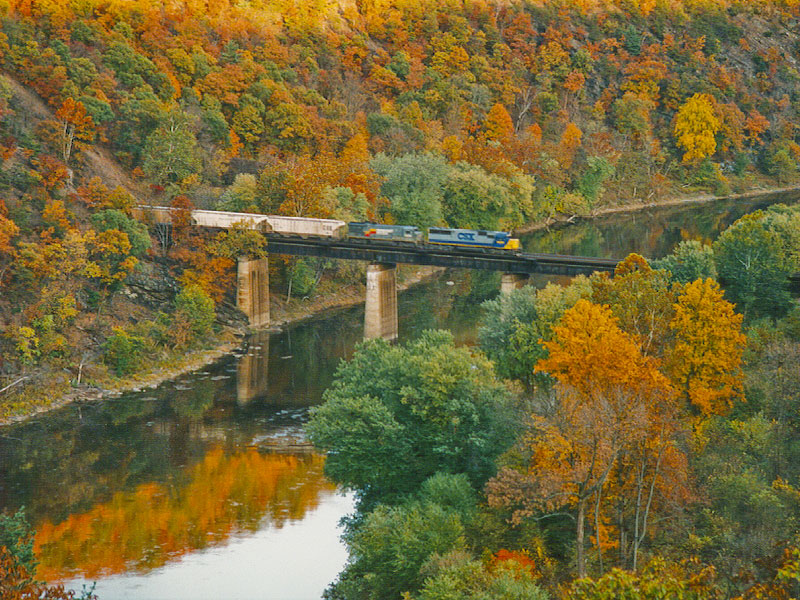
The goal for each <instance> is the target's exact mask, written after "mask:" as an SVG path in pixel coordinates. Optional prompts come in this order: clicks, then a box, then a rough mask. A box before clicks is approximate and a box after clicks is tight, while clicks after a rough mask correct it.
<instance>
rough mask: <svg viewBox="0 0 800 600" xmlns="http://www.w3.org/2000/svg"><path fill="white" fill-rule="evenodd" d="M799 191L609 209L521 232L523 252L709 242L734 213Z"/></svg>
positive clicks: (591, 252)
mask: <svg viewBox="0 0 800 600" xmlns="http://www.w3.org/2000/svg"><path fill="white" fill-rule="evenodd" d="M798 200H800V192H792V193H783V194H773V195H768V196H762V197H759V198H756V199H742V200H722V201H714V202H708V203H704V204H687V205H683V206H675V207H666V208H652V209H647V210H643V211H639V212H633V213H620V214H616V215H609V216H607V217H603V218H602V219H597V220H594V221H586V222H581V223H578V224H576V225H570V226H563V225H560V226H557V227H553V228H551V229H550V230H545V231H535V232H532V233H530V234H526V235H524V236H522V238H521V241H522V245H523V247H524V249H525V250H526V251H527V252H552V253H556V254H578V255H583V256H603V257H613V258H624V257H625V256H627V255H628V254H629V253H631V252H638V253H640V254H643V255H644V256H647V257H650V258H658V257H661V256H664V255H666V254H669V253H670V252H671V251H672V249H673V248H674V247H675V246H676V245H677V244H678V243H679V242H680V241H682V240H685V239H694V240H701V241H704V242H707V243H710V242H711V241H712V240H714V238H716V237H717V235H719V232H721V231H723V230H725V229H726V228H727V227H728V226H729V225H731V224H732V223H733V222H734V221H736V219H738V218H740V217H741V216H743V215H745V214H747V213H750V212H753V211H754V210H758V209H764V208H767V207H768V206H770V205H772V204H775V203H776V202H778V201H780V202H784V203H787V204H791V203H794V202H797V201H798Z"/></svg>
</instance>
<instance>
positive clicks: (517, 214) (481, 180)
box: [442, 163, 535, 229]
mask: <svg viewBox="0 0 800 600" xmlns="http://www.w3.org/2000/svg"><path fill="white" fill-rule="evenodd" d="M534 189H535V188H534V182H533V177H531V176H530V175H525V174H523V173H521V172H518V173H516V174H514V175H512V176H511V177H509V178H506V177H501V176H500V175H496V174H494V173H488V172H486V171H485V170H484V169H483V168H481V167H478V166H475V165H471V164H468V163H458V164H457V165H456V166H455V167H454V168H452V169H451V170H450V173H449V174H448V177H447V182H446V184H445V187H444V195H443V200H442V203H443V208H444V216H445V220H446V221H447V223H448V224H449V225H451V226H453V227H465V228H468V229H513V228H514V227H518V226H520V225H522V224H523V223H525V221H526V220H527V218H528V216H529V215H530V214H531V213H532V211H533V192H534Z"/></svg>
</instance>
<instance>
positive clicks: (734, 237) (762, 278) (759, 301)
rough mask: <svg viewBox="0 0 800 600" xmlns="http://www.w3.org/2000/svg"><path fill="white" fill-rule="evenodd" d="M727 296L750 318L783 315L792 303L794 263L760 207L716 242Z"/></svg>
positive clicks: (714, 247)
mask: <svg viewBox="0 0 800 600" xmlns="http://www.w3.org/2000/svg"><path fill="white" fill-rule="evenodd" d="M712 247H713V249H714V262H715V264H716V267H717V273H718V274H719V278H720V281H721V283H722V284H723V286H724V288H725V296H726V297H727V298H728V299H729V300H730V301H731V302H733V303H735V304H736V307H737V309H738V310H739V312H741V313H742V314H744V315H745V317H747V318H748V319H750V318H754V317H758V316H764V315H770V316H781V315H783V314H785V313H786V311H787V310H788V309H789V307H790V306H791V296H790V295H789V291H788V278H789V276H790V275H791V274H792V271H793V268H792V267H793V266H792V263H791V261H790V259H789V256H788V253H787V247H786V245H785V242H784V240H783V239H782V237H781V235H780V233H779V232H778V231H776V229H775V227H773V226H772V224H771V223H770V219H769V218H768V215H767V214H765V213H764V212H763V211H756V212H754V213H752V214H749V215H746V216H744V217H742V218H741V219H739V220H738V221H736V222H735V223H734V224H733V225H731V226H730V227H729V228H728V229H726V230H725V231H724V232H723V233H722V235H720V236H719V237H718V238H717V239H716V241H715V242H714V244H713V246H712Z"/></svg>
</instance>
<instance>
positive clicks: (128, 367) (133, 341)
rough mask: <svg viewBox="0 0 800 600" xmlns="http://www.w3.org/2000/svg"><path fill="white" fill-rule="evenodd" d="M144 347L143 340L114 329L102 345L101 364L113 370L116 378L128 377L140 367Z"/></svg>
mask: <svg viewBox="0 0 800 600" xmlns="http://www.w3.org/2000/svg"><path fill="white" fill-rule="evenodd" d="M145 347H146V344H145V340H144V338H142V337H139V336H136V335H131V334H129V333H128V332H127V331H125V330H124V329H122V328H121V327H115V328H114V335H112V336H111V337H109V338H108V339H107V340H106V343H105V344H103V349H104V353H103V362H104V363H106V364H107V365H109V366H110V367H111V368H112V369H114V372H115V373H116V374H117V375H118V376H122V375H129V374H131V373H133V372H135V371H136V370H137V369H138V368H139V366H140V365H141V360H142V356H143V355H144V350H145Z"/></svg>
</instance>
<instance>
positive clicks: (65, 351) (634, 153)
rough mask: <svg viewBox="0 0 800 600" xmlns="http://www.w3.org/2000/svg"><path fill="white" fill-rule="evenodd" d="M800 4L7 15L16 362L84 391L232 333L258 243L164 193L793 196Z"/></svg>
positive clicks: (409, 218)
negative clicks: (215, 231) (150, 207)
mask: <svg viewBox="0 0 800 600" xmlns="http://www.w3.org/2000/svg"><path fill="white" fill-rule="evenodd" d="M798 13H800V8H798V5H797V4H796V3H795V2H791V1H789V0H785V1H767V0H763V1H760V2H749V1H748V2H744V1H742V2H733V1H723V2H702V1H678V0H663V1H655V0H640V1H634V0H619V1H612V0H604V1H601V0H596V1H589V0H586V1H582V2H556V1H549V0H542V1H539V2H519V3H517V2H483V1H467V2H446V1H430V2H424V1H406V0H398V1H392V0H388V1H384V2H355V3H333V2H326V1H323V0H319V1H316V2H305V1H299V0H298V1H296V2H289V1H278V0H276V1H274V2H272V1H262V0H259V1H252V2H244V1H242V2H234V1H232V0H213V1H208V2H199V1H194V0H187V1H184V2H177V1H176V2H157V1H155V0H139V1H131V2H118V1H99V0H82V1H72V2H52V1H49V0H2V1H0V19H2V24H1V26H0V67H1V68H2V69H3V71H4V73H5V75H3V76H2V78H0V158H1V159H2V172H1V174H0V285H2V286H3V288H4V290H6V292H5V293H4V294H3V297H2V299H0V325H1V326H2V327H3V329H4V331H5V335H4V336H3V338H2V344H1V345H2V360H3V362H2V369H3V371H4V373H5V374H7V375H16V374H18V373H22V372H23V371H25V370H26V369H30V368H31V367H34V366H36V365H38V364H42V363H52V364H56V365H58V366H59V367H66V368H68V369H69V370H70V372H71V377H73V378H74V377H78V371H79V369H80V365H81V364H83V362H84V360H87V361H89V362H92V361H93V360H94V359H95V358H97V356H94V355H91V354H92V353H91V352H90V353H89V354H90V355H91V356H85V353H82V352H81V351H79V350H78V348H82V347H91V348H100V347H102V348H103V353H104V354H103V356H104V360H105V362H106V363H107V364H108V365H109V367H110V368H111V369H112V370H113V371H115V372H117V373H119V374H124V373H127V372H131V371H134V370H136V368H138V367H137V365H138V364H139V362H140V359H141V357H142V356H143V355H144V354H145V353H148V352H149V351H155V350H156V349H172V350H175V349H184V348H186V347H188V346H190V345H191V344H192V343H193V342H192V340H194V339H199V338H204V337H206V336H207V333H208V331H209V328H210V327H211V320H210V319H211V315H210V313H211V312H212V311H213V308H214V306H215V305H216V306H220V303H221V302H222V301H223V300H224V297H225V294H226V293H227V290H229V289H230V287H231V281H232V276H233V271H232V267H233V264H234V259H235V256H236V254H237V252H239V251H240V250H241V249H242V248H253V242H257V241H258V240H253V239H247V236H244V235H240V234H233V235H231V236H222V237H221V238H212V237H204V236H202V235H197V234H193V233H192V232H189V231H178V232H177V236H176V244H175V245H174V246H173V247H172V248H171V249H170V251H169V252H168V253H167V252H165V251H164V250H163V249H162V248H161V247H160V246H159V245H158V244H157V243H155V241H154V240H151V238H150V236H149V235H148V231H147V230H146V228H145V227H144V226H143V225H142V224H140V223H137V222H136V221H135V220H134V219H133V218H132V217H131V215H130V209H131V207H132V206H133V205H134V204H136V203H139V202H142V201H147V202H156V203H159V204H172V205H174V206H178V207H185V208H186V207H190V206H197V207H202V208H223V209H229V210H238V211H259V212H266V213H282V214H288V215H304V216H320V217H336V218H342V219H350V220H352V219H364V218H369V219H375V220H381V221H388V222H392V221H394V222H401V223H413V224H417V225H420V226H423V227H424V226H429V225H433V224H450V225H460V226H464V227H479V228H503V229H511V228H514V227H518V226H521V225H523V224H525V223H530V222H532V221H536V220H542V219H547V218H552V217H555V216H558V215H564V216H572V215H588V214H591V213H592V212H594V211H596V210H597V209H599V208H602V207H605V206H609V205H616V204H625V203H629V202H637V201H642V200H647V201H652V200H657V199H659V198H663V197H665V196H672V195H677V194H691V193H695V192H697V191H701V190H703V191H708V190H710V191H712V192H715V193H725V192H727V191H738V190H744V189H748V188H750V187H753V186H763V185H786V184H788V183H791V182H793V181H794V180H795V178H796V177H797V160H798V158H799V157H800V146H799V145H798V144H797V139H796V138H797V129H798V125H800V95H799V94H798V91H797V83H798V79H800V73H798V70H797V56H798V39H799V38H798V37H797V36H798V31H797V30H798ZM31 94H36V95H37V96H38V98H39V99H40V100H41V101H42V102H43V103H44V104H43V105H41V106H38V104H37V102H35V101H33V100H32V97H31ZM321 268H322V267H321V265H316V264H309V263H307V262H304V261H296V262H291V263H280V264H276V265H273V269H274V270H275V273H274V275H275V276H274V277H273V282H274V285H275V286H279V287H282V290H284V291H285V290H286V288H287V287H288V283H287V282H288V281H289V280H291V281H292V283H293V286H294V287H293V288H292V289H293V290H295V293H299V294H300V295H305V294H308V293H310V291H311V290H312V289H313V288H314V286H315V285H316V284H317V283H318V282H319V280H320V275H321ZM153 281H155V282H157V284H156V289H144V290H143V289H142V286H145V287H146V284H147V282H153ZM137 286H138V287H137ZM198 306H201V307H203V310H201V311H200V312H199V313H198V312H197V311H196V310H195V309H196V307H198ZM165 307H166V308H165ZM181 307H183V308H181ZM181 311H183V312H181ZM196 314H201V316H200V317H195V316H191V318H190V315H196ZM159 351H160V350H159ZM95 354H96V353H95Z"/></svg>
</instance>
